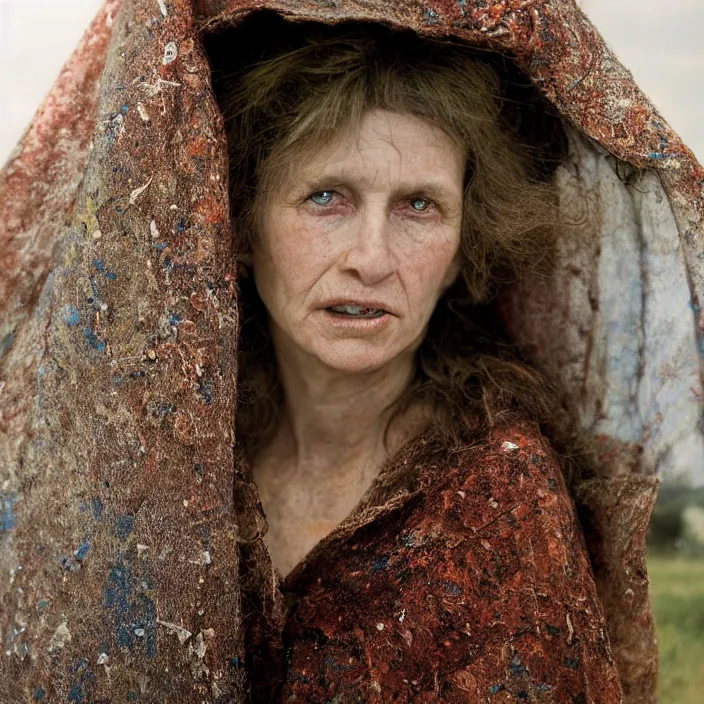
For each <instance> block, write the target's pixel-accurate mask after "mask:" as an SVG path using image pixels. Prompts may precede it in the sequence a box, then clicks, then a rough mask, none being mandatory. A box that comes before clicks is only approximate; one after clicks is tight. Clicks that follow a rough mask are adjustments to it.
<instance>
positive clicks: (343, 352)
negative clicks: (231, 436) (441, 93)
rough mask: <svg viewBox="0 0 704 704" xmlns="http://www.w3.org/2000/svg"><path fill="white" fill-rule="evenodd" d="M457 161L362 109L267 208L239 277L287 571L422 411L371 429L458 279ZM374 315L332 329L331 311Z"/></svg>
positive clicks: (275, 540)
mask: <svg viewBox="0 0 704 704" xmlns="http://www.w3.org/2000/svg"><path fill="white" fill-rule="evenodd" d="M464 166H465V157H464V154H463V152H462V150H461V149H460V148H459V147H458V146H457V145H456V144H455V142H454V141H453V140H452V139H451V138H450V137H449V136H448V135H447V134H445V133H444V132H443V131H442V130H440V129H439V128H438V127H436V126H434V125H432V124H430V123H428V122H426V121H424V120H422V119H419V118H416V117H413V116H410V115H401V114H397V113H390V112H386V111H371V112H369V113H367V115H366V116H365V117H364V119H363V121H362V124H361V126H360V128H359V130H358V131H357V132H353V133H351V132H347V133H343V134H340V135H339V137H338V138H337V139H335V140H334V141H333V142H332V143H330V144H328V145H326V146H325V147H324V148H322V149H321V150H320V151H318V152H317V153H316V154H314V155H312V156H311V157H309V158H308V159H307V160H306V161H304V162H303V163H298V164H296V165H295V168H294V169H292V170H291V177H289V178H288V180H286V181H285V182H284V183H283V184H282V185H281V186H280V188H279V189H278V190H277V191H276V192H275V193H273V194H271V195H270V196H269V198H268V199H267V201H266V204H265V208H264V214H263V218H262V231H261V232H260V233H259V237H258V240H257V243H256V246H255V249H254V252H253V258H252V268H253V272H254V279H255V282H256V286H257V290H258V292H259V295H260V296H261V298H262V301H263V302H264V304H265V306H266V308H267V311H268V313H269V323H270V328H271V334H272V339H273V342H274V347H275V350H276V355H277V360H278V365H279V374H280V378H281V383H282V387H283V389H284V395H285V397H286V408H285V413H284V418H283V420H282V422H281V427H280V428H279V429H278V431H277V434H276V436H275V438H274V440H273V441H272V443H271V444H270V446H269V447H268V448H265V450H264V451H263V452H262V453H261V454H260V455H259V456H258V457H257V458H255V461H254V475H255V479H256V482H257V485H258V486H259V489H260V492H261V499H262V504H263V507H264V509H265V512H266V514H267V519H268V522H269V534H268V537H267V541H268V546H269V548H270V550H271V553H272V558H273V561H274V564H275V565H276V566H277V567H278V568H279V569H280V571H281V572H282V573H284V574H285V573H287V572H288V571H290V569H291V568H292V567H293V566H294V565H295V564H297V563H298V562H299V561H300V559H301V558H302V557H303V556H304V555H305V554H306V553H307V552H308V551H309V550H310V548H311V547H313V545H315V544H316V543H317V542H318V541H319V540H320V539H321V538H322V537H323V536H325V535H326V534H327V533H329V532H330V530H331V529H332V528H333V527H334V526H335V525H337V524H338V523H339V522H340V521H341V520H342V519H343V518H344V517H345V516H347V515H348V514H349V512H350V511H351V510H352V509H353V508H354V506H355V505H356V504H357V502H358V501H359V499H360V498H361V496H362V494H363V493H364V491H365V490H366V488H367V487H368V486H369V485H370V484H371V481H372V480H373V478H374V477H375V476H376V474H377V472H378V470H379V468H380V466H381V465H382V464H383V462H384V460H385V459H386V458H387V456H388V452H389V451H393V449H394V448H397V447H399V446H400V445H401V444H403V443H404V442H405V441H406V440H408V439H410V437H412V436H413V435H414V434H417V432H418V430H419V428H420V427H422V421H421V418H422V416H423V412H422V409H418V408H414V409H411V411H410V415H409V416H407V417H405V418H404V419H400V421H399V422H397V423H396V425H395V426H394V427H393V428H391V429H390V430H391V432H390V436H389V437H390V439H391V442H390V443H389V446H388V447H387V446H385V444H384V438H383V431H384V429H385V427H386V424H387V423H386V421H387V420H388V406H389V404H390V403H392V402H393V401H394V400H395V399H396V398H398V396H399V395H400V394H401V393H402V391H403V389H404V388H405V387H406V386H407V384H408V382H409V380H410V378H411V376H412V373H413V366H414V353H415V351H416V349H417V348H418V346H419V344H420V342H421V341H422V339H423V336H424V334H425V330H426V327H427V324H428V321H429V319H430V316H431V315H432V312H433V310H434V308H435V305H436V303H437V301H438V299H439V298H440V296H441V295H442V294H443V292H444V291H445V290H446V289H447V287H448V286H449V285H450V284H451V283H452V282H453V281H454V279H455V278H456V276H457V274H458V271H459V261H458V250H459V245H460V228H461V219H462V200H463V176H464ZM339 301H344V302H346V303H350V304H351V303H358V304H360V305H363V304H365V303H366V304H367V307H371V308H381V309H383V310H384V311H387V314H386V315H385V316H384V317H383V320H367V321H362V322H361V323H360V321H354V322H353V323H352V324H351V325H347V323H344V324H342V323H341V322H340V321H341V319H340V317H339V316H335V315H334V314H332V313H331V312H330V311H329V310H328V307H329V306H331V305H333V304H334V303H333V302H339Z"/></svg>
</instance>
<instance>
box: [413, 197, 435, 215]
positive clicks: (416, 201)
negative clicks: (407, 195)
mask: <svg viewBox="0 0 704 704" xmlns="http://www.w3.org/2000/svg"><path fill="white" fill-rule="evenodd" d="M430 205H431V203H430V201H429V200H426V199H425V198H413V200H411V208H413V210H415V211H416V212H417V213H424V212H425V211H426V210H428V208H430Z"/></svg>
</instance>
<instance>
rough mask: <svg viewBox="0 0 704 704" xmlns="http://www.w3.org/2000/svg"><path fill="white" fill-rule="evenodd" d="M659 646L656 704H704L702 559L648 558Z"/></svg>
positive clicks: (703, 584)
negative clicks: (703, 703)
mask: <svg viewBox="0 0 704 704" xmlns="http://www.w3.org/2000/svg"><path fill="white" fill-rule="evenodd" d="M648 573H649V576H650V589H651V594H652V598H653V608H654V611H655V622H656V625H657V632H658V638H659V641H660V676H659V686H658V702H659V704H702V702H704V559H691V560H690V559H686V558H680V557H671V556H664V555H658V554H655V555H649V556H648Z"/></svg>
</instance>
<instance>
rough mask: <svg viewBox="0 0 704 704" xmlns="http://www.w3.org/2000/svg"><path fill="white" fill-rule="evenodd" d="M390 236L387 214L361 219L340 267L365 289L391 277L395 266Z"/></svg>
mask: <svg viewBox="0 0 704 704" xmlns="http://www.w3.org/2000/svg"><path fill="white" fill-rule="evenodd" d="M391 235H392V233H391V227H390V224H389V221H388V217H387V214H386V212H379V211H376V212H370V213H366V214H364V215H363V216H361V217H360V218H359V220H358V222H357V223H356V227H355V232H354V236H353V237H352V238H351V239H350V243H349V246H348V249H347V251H346V252H345V256H344V259H343V268H344V269H345V270H347V271H350V272H353V273H354V274H355V275H356V276H357V277H358V278H359V279H360V281H361V282H362V283H363V284H364V285H365V286H373V285H374V284H377V283H379V282H380V281H383V280H384V279H386V278H387V277H388V276H391V274H393V273H394V272H395V271H396V268H397V265H398V260H397V258H396V255H395V253H394V251H393V248H392V244H393V243H392V238H391Z"/></svg>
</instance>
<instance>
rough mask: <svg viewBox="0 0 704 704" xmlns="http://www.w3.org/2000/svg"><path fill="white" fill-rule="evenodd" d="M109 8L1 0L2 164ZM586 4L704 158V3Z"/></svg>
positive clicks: (70, 1)
mask: <svg viewBox="0 0 704 704" xmlns="http://www.w3.org/2000/svg"><path fill="white" fill-rule="evenodd" d="M156 2H157V0H154V3H155V5H156ZM101 4H102V2H101V0H0V164H2V163H4V161H5V159H6V158H7V156H8V155H9V153H10V151H11V149H12V147H13V146H14V144H15V142H16V141H17V140H18V139H19V137H20V136H21V135H22V132H23V131H24V129H25V127H26V126H27V124H28V123H29V121H30V120H31V118H32V115H33V114H34V111H35V110H36V109H37V107H38V106H39V104H40V102H41V100H42V98H43V97H44V95H45V94H46V93H47V91H48V90H49V89H50V88H51V85H52V83H53V82H54V79H55V78H56V76H57V74H58V72H59V69H60V68H61V65H62V64H63V62H64V61H65V60H66V59H67V58H68V56H69V55H70V53H71V51H72V49H73V48H74V46H75V45H76V43H77V42H78V40H79V38H80V36H81V34H82V33H83V30H84V29H85V28H86V27H87V25H88V23H89V22H90V20H91V18H92V17H93V15H94V14H95V12H97V10H98V8H99V7H100V5H101ZM580 4H581V5H582V7H583V8H584V10H585V11H586V12H587V13H588V14H589V15H590V16H591V17H592V19H593V20H594V22H595V24H596V25H597V27H599V29H600V30H601V32H602V34H603V35H604V37H605V38H606V40H607V42H609V44H610V45H611V46H612V47H613V48H614V49H615V51H616V53H617V54H618V56H619V57H620V58H621V60H622V61H623V62H624V63H625V64H626V66H627V67H628V68H630V69H631V70H632V71H633V74H634V75H635V77H636V80H637V81H638V83H639V84H640V86H641V87H642V88H643V89H644V90H645V92H646V93H648V94H649V95H650V97H651V98H652V99H653V101H654V102H655V104H656V105H657V106H658V107H659V108H660V110H661V111H662V113H663V115H664V117H665V118H666V119H667V120H668V121H669V122H670V123H671V124H672V126H673V127H674V128H675V129H676V130H677V131H678V132H679V133H680V134H681V135H682V137H683V138H684V139H685V141H686V142H687V144H688V145H689V146H690V147H691V148H692V149H693V150H694V152H695V153H696V154H697V155H698V157H699V159H700V160H704V129H703V128H702V125H704V41H703V40H702V37H704V0H667V2H663V0H582V1H581V3H580Z"/></svg>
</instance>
